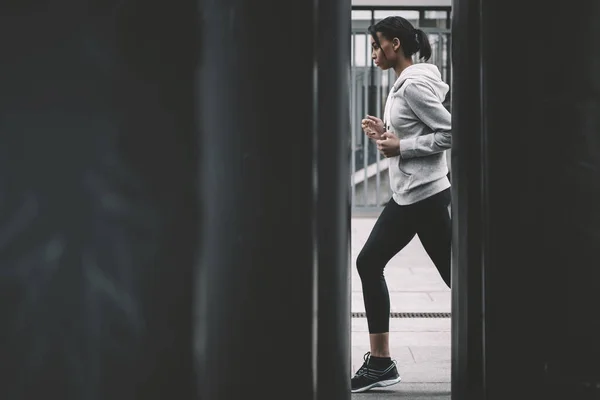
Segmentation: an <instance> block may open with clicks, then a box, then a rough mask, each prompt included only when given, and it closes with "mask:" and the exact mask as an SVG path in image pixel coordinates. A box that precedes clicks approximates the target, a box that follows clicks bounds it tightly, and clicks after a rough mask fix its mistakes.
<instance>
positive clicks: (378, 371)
mask: <svg viewBox="0 0 600 400" xmlns="http://www.w3.org/2000/svg"><path fill="white" fill-rule="evenodd" d="M364 360H365V362H364V363H363V365H362V367H360V368H359V370H358V371H356V375H354V378H352V393H360V392H366V391H367V390H369V389H373V388H376V387H386V386H391V385H395V384H396V383H398V382H400V375H399V374H398V369H397V368H396V362H395V361H391V362H390V365H388V366H386V367H381V366H377V367H376V366H375V365H373V363H370V362H369V361H370V360H371V353H370V352H369V353H367V354H365V357H364Z"/></svg>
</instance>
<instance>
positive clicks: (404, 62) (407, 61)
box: [394, 58, 413, 78]
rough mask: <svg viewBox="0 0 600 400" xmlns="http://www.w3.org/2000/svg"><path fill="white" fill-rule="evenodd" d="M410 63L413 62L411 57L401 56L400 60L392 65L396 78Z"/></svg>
mask: <svg viewBox="0 0 600 400" xmlns="http://www.w3.org/2000/svg"><path fill="white" fill-rule="evenodd" d="M412 64H413V62H412V60H411V59H406V58H403V59H401V60H398V64H397V65H396V66H395V67H394V71H396V78H398V77H399V76H400V74H401V73H402V71H404V70H405V69H406V68H408V67H410V66H411V65H412Z"/></svg>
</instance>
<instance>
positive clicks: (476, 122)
mask: <svg viewBox="0 0 600 400" xmlns="http://www.w3.org/2000/svg"><path fill="white" fill-rule="evenodd" d="M480 9H481V8H480V1H479V0H454V1H453V4H452V10H453V15H452V73H453V82H452V131H453V133H452V154H451V164H452V198H453V201H452V220H453V222H454V223H453V238H454V239H453V249H452V256H453V258H452V398H453V399H454V400H480V399H482V396H483V377H484V375H483V316H482V311H483V299H482V295H483V292H482V278H483V276H482V261H483V260H482V256H483V247H482V245H483V243H482V234H483V223H484V222H483V221H484V219H483V212H484V207H485V199H484V194H483V192H482V189H483V187H482V184H483V182H482V176H483V173H484V170H485V159H484V158H483V157H482V154H483V146H484V144H485V140H484V137H483V135H482V128H483V127H482V119H481V113H482V105H481V101H480V99H481V75H480V60H481V38H480V29H481V25H480V19H479V17H480Z"/></svg>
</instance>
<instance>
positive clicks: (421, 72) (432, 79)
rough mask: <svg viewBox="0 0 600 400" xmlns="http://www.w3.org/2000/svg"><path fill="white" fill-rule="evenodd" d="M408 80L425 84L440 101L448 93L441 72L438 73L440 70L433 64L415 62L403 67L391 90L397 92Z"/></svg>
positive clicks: (447, 87)
mask: <svg viewBox="0 0 600 400" xmlns="http://www.w3.org/2000/svg"><path fill="white" fill-rule="evenodd" d="M410 81H416V82H421V83H425V84H427V86H429V87H431V89H432V90H433V92H434V93H435V94H436V95H437V96H438V98H439V99H440V101H442V102H443V101H444V99H445V98H446V94H448V89H449V86H448V85H447V84H446V83H445V82H444V81H442V74H440V70H439V69H438V67H437V66H436V65H434V64H429V63H417V64H413V65H411V66H409V67H407V68H405V69H404V71H402V72H401V73H400V76H399V77H398V79H397V80H396V83H394V87H393V88H392V90H391V91H392V92H397V91H398V90H399V89H400V88H401V87H402V85H404V84H405V83H407V82H410Z"/></svg>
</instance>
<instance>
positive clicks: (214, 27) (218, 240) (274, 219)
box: [196, 0, 347, 400]
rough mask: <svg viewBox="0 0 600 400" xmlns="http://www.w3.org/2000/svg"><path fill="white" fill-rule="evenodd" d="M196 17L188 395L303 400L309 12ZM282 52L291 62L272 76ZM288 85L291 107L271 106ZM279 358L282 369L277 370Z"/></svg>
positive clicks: (311, 390)
mask: <svg viewBox="0 0 600 400" xmlns="http://www.w3.org/2000/svg"><path fill="white" fill-rule="evenodd" d="M200 10H201V13H200V17H201V19H202V24H201V28H202V29H201V32H200V36H201V39H202V45H203V46H202V57H201V65H200V68H199V70H198V71H199V82H198V87H199V88H200V92H199V98H200V110H201V118H199V122H200V123H201V127H202V141H201V145H202V146H201V152H202V153H201V154H202V156H203V160H202V161H203V163H202V166H201V168H200V170H201V171H202V185H203V186H202V189H203V190H202V192H203V193H205V194H206V195H205V196H202V199H203V208H202V222H203V226H202V242H201V245H202V252H201V254H200V256H201V258H200V266H201V268H200V274H199V286H198V291H199V299H198V304H199V306H198V310H197V313H196V318H198V321H199V323H198V336H199V340H198V342H197V349H198V372H199V382H198V387H199V390H200V395H201V398H202V399H210V400H231V399H243V398H246V397H247V396H248V394H249V393H260V392H262V391H264V387H265V383H266V382H268V386H269V391H272V392H273V393H285V396H284V397H285V398H286V399H289V400H307V399H314V397H315V395H316V390H315V389H316V387H315V383H316V382H315V381H314V375H313V373H314V361H315V360H314V357H313V356H314V352H313V350H314V346H315V345H316V343H315V338H314V333H315V332H314V324H315V320H316V315H315V313H314V309H313V304H314V298H315V287H314V285H315V275H314V268H313V266H314V261H315V251H316V248H315V240H314V227H315V225H314V223H315V221H314V216H315V206H316V204H315V197H314V194H315V190H316V188H315V185H316V184H317V182H315V179H314V178H315V175H314V163H315V162H316V161H317V157H316V154H315V142H314V140H315V137H314V135H315V133H316V132H315V118H316V109H317V104H316V96H315V90H316V73H315V71H316V67H317V65H316V62H315V61H316V59H315V39H316V37H315V34H316V18H315V17H316V13H315V4H314V3H313V2H293V3H290V4H288V5H286V7H281V4H280V2H279V1H278V0H260V1H257V0H204V1H202V2H201V9H200ZM290 15H293V18H290ZM344 17H347V15H345V14H344ZM273 32H303V34H300V35H285V34H273ZM346 38H347V36H346ZM266 39H267V40H268V42H269V45H268V46H265V40H266ZM319 40H322V41H329V40H332V41H333V40H335V41H336V43H337V37H334V36H326V37H323V38H319ZM346 40H347V39H346ZM283 48H293V49H294V56H295V62H294V63H292V64H290V65H288V66H287V68H273V66H272V55H273V54H272V51H273V49H283ZM224 49H226V51H224ZM215 55H218V56H217V57H215ZM335 65H338V63H336V64H335ZM241 66H243V68H241ZM290 77H293V86H294V98H295V100H296V101H297V102H295V103H294V104H295V105H294V106H293V107H291V106H290V103H289V102H287V101H282V98H281V96H282V92H281V84H282V82H287V81H289V80H290ZM337 120H338V119H337V118H336V121H337ZM290 121H294V123H293V124H290V123H289V122H290ZM289 140H292V141H293V148H291V149H289V151H282V145H283V143H285V142H286V141H289ZM341 148H342V146H340V147H339V149H341ZM338 151H341V150H338ZM336 154H338V153H336ZM336 162H337V155H336ZM286 165H293V166H294V168H290V169H289V170H288V171H287V172H286V175H285V179H283V180H282V179H281V176H282V175H281V168H284V167H285V166H286ZM336 174H337V172H336ZM336 176H337V175H336ZM289 193H294V195H293V196H288V195H287V194H289ZM282 329H283V331H285V334H282ZM290 343H293V345H290ZM282 349H285V354H282ZM282 357H285V360H293V362H286V363H285V368H280V367H278V365H279V364H281V361H282ZM257 362H258V363H260V367H253V368H248V366H249V365H251V364H252V363H257ZM265 371H268V373H265ZM290 376H293V377H295V383H294V385H293V390H290Z"/></svg>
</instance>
